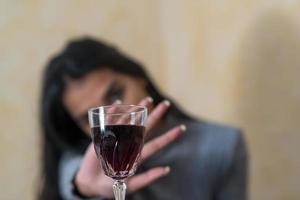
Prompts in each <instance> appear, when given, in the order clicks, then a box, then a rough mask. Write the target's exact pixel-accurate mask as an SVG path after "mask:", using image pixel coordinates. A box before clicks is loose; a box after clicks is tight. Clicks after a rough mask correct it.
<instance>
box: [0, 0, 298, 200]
mask: <svg viewBox="0 0 300 200" xmlns="http://www.w3.org/2000/svg"><path fill="white" fill-rule="evenodd" d="M299 9H300V2H299V1H296V0H288V1H280V0H260V1H258V0H256V1H250V0H247V1H235V0H223V1H201V0H200V1H193V0H185V1H180V0H164V1H158V0H154V1H141V0H131V1H126V2H125V1H117V0H114V1H104V0H102V1H100V0H97V1H96V0H95V1H92V0H87V1H74V0H73V1H59V0H52V1H36V0H27V1H17V0H10V1H8V0H7V1H6V0H0V33H1V36H0V88H1V89H0V131H1V133H0V158H1V161H0V163H1V165H0V177H1V178H0V188H1V189H2V191H1V194H0V199H13V200H17V199H26V200H27V199H28V200H29V199H33V196H34V192H35V190H36V188H37V186H38V183H39V179H38V176H37V172H38V169H39V161H38V155H39V128H38V121H37V120H38V98H39V89H40V79H41V72H42V70H43V66H44V64H45V62H46V60H47V59H48V58H49V56H50V55H52V54H53V53H55V52H56V51H57V50H58V49H59V48H61V46H62V45H63V44H64V43H65V41H66V40H67V39H69V38H73V37H77V36H82V35H92V36H96V37H100V38H102V39H105V40H108V41H110V42H112V43H114V44H116V45H117V46H119V47H120V48H121V49H123V50H124V51H125V52H128V53H129V54H130V55H132V56H134V57H136V58H138V59H139V60H141V61H142V62H144V63H145V65H147V68H148V70H149V72H150V73H151V74H152V76H153V77H154V79H155V80H156V81H157V83H158V84H159V85H160V86H161V87H162V88H163V90H164V91H166V92H167V93H168V94H169V95H170V96H172V97H173V98H175V99H176V100H177V101H178V102H179V103H181V104H182V105H183V106H184V107H185V108H186V110H188V111H190V112H191V113H193V114H195V115H197V116H199V117H204V118H206V119H212V120H216V121H221V122H226V123H230V124H233V125H237V126H241V127H242V128H244V130H245V134H246V138H247V141H248V144H249V149H250V154H251V166H250V167H251V174H250V175H251V183H250V186H251V199H262V200H265V199H273V200H281V199H289V200H296V199H299V198H300V192H299V185H300V179H299V177H300V159H299V156H298V155H297V151H298V152H299V145H300V135H299V129H300V124H299V118H300V90H299V86H300V79H299V78H300V56H299V55H300V21H299V20H298V19H299V18H300V12H299Z"/></svg>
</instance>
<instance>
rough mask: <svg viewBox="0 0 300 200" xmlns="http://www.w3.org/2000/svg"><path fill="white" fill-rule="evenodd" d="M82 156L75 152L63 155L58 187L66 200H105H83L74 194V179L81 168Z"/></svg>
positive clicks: (100, 199)
mask: <svg viewBox="0 0 300 200" xmlns="http://www.w3.org/2000/svg"><path fill="white" fill-rule="evenodd" d="M81 160H82V156H81V155H80V154H77V153H73V152H66V153H64V154H63V156H62V158H61V160H60V163H59V178H58V181H59V183H58V185H59V190H60V194H61V196H62V198H63V199H64V200H103V199H102V198H100V197H99V198H88V199H86V198H85V199H81V198H80V197H79V196H77V195H75V194H74V193H73V183H72V181H73V178H74V176H75V174H76V172H77V170H78V169H79V167H80V163H81Z"/></svg>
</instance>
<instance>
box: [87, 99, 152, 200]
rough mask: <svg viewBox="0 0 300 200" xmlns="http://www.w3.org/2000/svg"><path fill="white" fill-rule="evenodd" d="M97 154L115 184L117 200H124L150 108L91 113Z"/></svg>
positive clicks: (104, 108) (117, 107)
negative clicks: (126, 181)
mask: <svg viewBox="0 0 300 200" xmlns="http://www.w3.org/2000/svg"><path fill="white" fill-rule="evenodd" d="M88 114H89V124H90V127H91V132H92V139H93V143H94V148H95V152H96V154H97V157H98V159H99V160H100V162H101V166H102V168H103V171H104V173H105V174H106V175H107V176H109V177H111V178H113V179H114V180H115V182H114V184H113V192H114V195H115V199H116V200H125V194H126V183H125V179H126V178H127V177H129V176H132V175H133V174H134V173H135V171H136V167H137V162H138V159H139V156H140V154H141V150H142V148H143V144H144V131H145V123H146V119H147V108H146V107H144V106H138V105H111V106H100V107H96V108H91V109H89V112H88Z"/></svg>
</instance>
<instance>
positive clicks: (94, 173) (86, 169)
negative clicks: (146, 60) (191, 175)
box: [75, 97, 185, 198]
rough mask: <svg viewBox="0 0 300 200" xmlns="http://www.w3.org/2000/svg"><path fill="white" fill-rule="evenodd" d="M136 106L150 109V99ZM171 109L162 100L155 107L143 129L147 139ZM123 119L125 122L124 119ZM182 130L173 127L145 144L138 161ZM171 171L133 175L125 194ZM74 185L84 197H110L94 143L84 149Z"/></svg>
mask: <svg viewBox="0 0 300 200" xmlns="http://www.w3.org/2000/svg"><path fill="white" fill-rule="evenodd" d="M139 105H143V106H146V107H148V108H151V106H152V99H151V98H149V97H147V98H145V99H143V100H142V101H141V102H140V103H139ZM169 106H170V103H169V101H163V102H161V103H160V104H159V105H157V106H156V107H155V108H154V109H152V112H151V113H150V114H149V116H148V120H147V126H146V136H147V135H148V136H149V134H150V133H151V130H152V129H153V127H154V126H155V125H156V124H157V122H158V121H159V120H160V119H161V118H162V116H163V115H164V113H165V112H166V111H167V109H168V107H169ZM123 120H126V119H123ZM184 131H185V126H184V125H180V126H177V127H174V128H172V129H171V130H169V131H167V132H166V133H164V134H162V135H161V136H159V137H157V138H154V139H152V140H150V141H149V142H147V143H146V144H145V145H144V147H143V149H142V152H141V159H140V162H143V161H144V160H146V159H147V158H149V157H150V156H151V155H153V154H154V153H156V152H157V151H159V150H160V149H162V148H163V147H165V146H166V145H168V144H169V143H171V142H172V141H174V140H175V139H176V138H178V137H179V136H180V135H181V134H182V133H183V132H184ZM169 171H170V168H169V167H168V166H161V167H155V168H152V169H150V170H148V171H146V172H144V173H141V174H138V175H134V176H132V177H130V178H128V179H127V191H128V193H132V192H135V191H137V190H139V189H141V188H143V187H145V186H147V185H149V184H151V183H152V182H153V181H155V180H157V179H158V178H160V177H163V176H165V175H167V174H168V173H169ZM75 184H76V186H77V188H78V190H79V191H80V192H81V193H82V194H84V195H86V196H101V197H104V198H112V197H113V191H112V184H113V179H111V178H109V177H107V176H106V175H105V174H104V171H103V170H102V167H101V166H100V164H99V160H98V159H97V157H96V153H95V151H94V148H93V144H90V145H89V147H88V148H87V150H86V152H85V155H84V158H83V160H82V163H81V166H80V169H79V171H78V172H77V174H76V177H75Z"/></svg>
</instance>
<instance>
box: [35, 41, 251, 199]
mask: <svg viewBox="0 0 300 200" xmlns="http://www.w3.org/2000/svg"><path fill="white" fill-rule="evenodd" d="M113 103H123V104H139V105H144V106H146V107H148V109H149V110H150V114H149V117H148V121H147V136H148V137H147V139H146V143H145V145H144V148H143V150H142V155H141V160H142V162H141V163H140V166H139V168H138V171H137V173H136V175H134V176H132V177H130V178H128V180H127V191H128V195H127V197H126V199H127V200H147V199H149V200H150V199H151V200H152V199H164V200H171V199H172V200H177V199H178V200H179V199H202V200H212V199H214V200H221V199H242V200H243V199H246V197H247V152H246V147H245V143H244V140H243V137H242V134H241V133H240V131H239V130H238V129H235V128H232V127H229V126H224V125H219V124H215V123H211V122H206V121H202V120H198V119H195V118H193V117H191V116H189V115H187V114H186V113H184V112H183V111H182V110H181V109H180V108H179V107H178V106H177V105H175V103H174V102H172V101H171V100H170V99H168V98H166V96H164V95H163V94H161V93H160V92H159V90H158V89H157V87H156V86H155V85H154V83H153V82H152V80H151V79H150V77H149V76H148V74H147V73H146V72H145V70H144V68H143V67H142V65H141V64H140V63H138V62H137V61H135V60H133V59H132V58H129V57H128V56H126V55H125V54H124V53H122V52H120V51H118V50H117V49H115V48H114V47H112V46H110V45H108V44H106V43H104V42H100V41H97V40H95V39H92V38H82V39H78V40H74V41H71V42H70V43H68V44H67V45H66V47H65V48H64V49H63V50H62V52H60V53H59V54H57V55H56V56H55V57H53V58H52V59H51V60H50V62H49V63H48V65H47V67H46V70H45V72H44V79H43V88H42V99H41V125H42V130H43V137H42V138H43V160H42V164H43V165H42V169H43V184H42V186H41V191H40V194H39V199H41V200H42V199H43V200H47V199H66V200H67V199H68V200H69V199H70V200H71V199H93V198H95V199H107V198H113V192H112V179H110V178H108V177H106V176H105V175H104V172H103V171H102V168H101V167H100V166H99V162H98V160H97V158H96V155H95V151H94V149H93V147H92V145H91V139H90V136H89V126H88V119H87V109H88V108H91V107H96V106H101V105H109V104H113ZM184 132H185V133H184Z"/></svg>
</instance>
